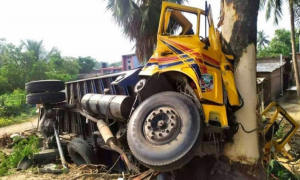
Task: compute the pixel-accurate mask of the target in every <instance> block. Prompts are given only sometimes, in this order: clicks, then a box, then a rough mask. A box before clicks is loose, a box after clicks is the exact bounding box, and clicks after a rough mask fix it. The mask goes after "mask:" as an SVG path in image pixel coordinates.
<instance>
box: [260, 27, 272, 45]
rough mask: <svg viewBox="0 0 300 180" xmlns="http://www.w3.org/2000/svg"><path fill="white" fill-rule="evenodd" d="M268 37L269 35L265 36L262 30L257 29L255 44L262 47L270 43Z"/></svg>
mask: <svg viewBox="0 0 300 180" xmlns="http://www.w3.org/2000/svg"><path fill="white" fill-rule="evenodd" d="M268 38H269V36H267V35H266V34H265V32H264V31H263V30H262V31H258V32H257V46H258V47H264V46H266V45H268V44H270V41H269V40H268Z"/></svg>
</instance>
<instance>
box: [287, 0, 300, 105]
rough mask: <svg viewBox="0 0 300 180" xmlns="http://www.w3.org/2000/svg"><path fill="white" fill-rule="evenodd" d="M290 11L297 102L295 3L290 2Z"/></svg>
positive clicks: (298, 89) (298, 92) (297, 69)
mask: <svg viewBox="0 0 300 180" xmlns="http://www.w3.org/2000/svg"><path fill="white" fill-rule="evenodd" d="M289 10H290V23H291V43H292V60H293V66H294V71H295V81H296V87H297V100H298V101H299V99H300V84H299V66H298V62H297V55H296V43H295V20H294V17H295V16H294V1H293V0H289Z"/></svg>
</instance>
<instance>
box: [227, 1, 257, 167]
mask: <svg viewBox="0 0 300 180" xmlns="http://www.w3.org/2000/svg"><path fill="white" fill-rule="evenodd" d="M258 9H259V0H223V1H222V4H221V14H222V16H223V18H224V19H223V23H222V24H223V25H222V35H223V37H224V38H225V40H226V41H227V42H229V44H230V47H231V48H232V50H233V52H234V53H235V64H234V68H235V82H236V86H237V89H238V90H239V92H240V94H241V96H242V98H243V100H244V103H245V104H244V107H243V108H242V109H240V110H239V111H237V112H236V114H235V115H236V117H237V121H238V122H239V123H241V124H243V126H244V127H245V129H246V130H252V129H255V128H257V120H256V118H257V117H256V103H257V96H256V34H257V15H258ZM233 140H234V142H233V143H231V144H227V145H226V146H225V149H224V152H223V153H224V155H225V156H227V157H228V158H229V159H231V160H233V161H237V162H239V163H243V164H254V163H255V162H257V160H258V159H259V156H260V155H259V142H258V133H257V132H253V133H245V132H244V131H243V130H242V128H240V129H239V131H238V133H237V134H236V135H235V136H234V138H233Z"/></svg>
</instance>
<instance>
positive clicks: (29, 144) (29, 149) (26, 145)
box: [0, 136, 39, 176]
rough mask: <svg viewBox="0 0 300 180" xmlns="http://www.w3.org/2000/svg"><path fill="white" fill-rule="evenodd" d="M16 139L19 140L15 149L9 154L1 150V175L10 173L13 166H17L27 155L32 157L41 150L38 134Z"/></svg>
mask: <svg viewBox="0 0 300 180" xmlns="http://www.w3.org/2000/svg"><path fill="white" fill-rule="evenodd" d="M14 141H15V142H16V141H19V142H18V143H16V144H15V145H14V147H13V151H12V153H11V154H10V155H9V156H7V155H5V154H4V153H3V152H1V151H0V176H4V175H7V174H10V173H11V171H12V168H16V167H17V165H18V163H19V162H20V161H21V160H22V159H23V158H24V157H25V156H28V157H29V158H30V157H31V156H32V155H33V154H34V153H37V152H38V151H39V150H38V144H39V140H38V137H36V136H30V137H29V138H28V139H20V138H15V139H14Z"/></svg>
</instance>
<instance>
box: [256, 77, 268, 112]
mask: <svg viewBox="0 0 300 180" xmlns="http://www.w3.org/2000/svg"><path fill="white" fill-rule="evenodd" d="M257 77H264V78H265V80H264V81H263V88H264V89H263V92H264V104H265V106H267V105H268V104H269V103H270V102H272V95H271V73H269V72H258V73H257Z"/></svg>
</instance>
